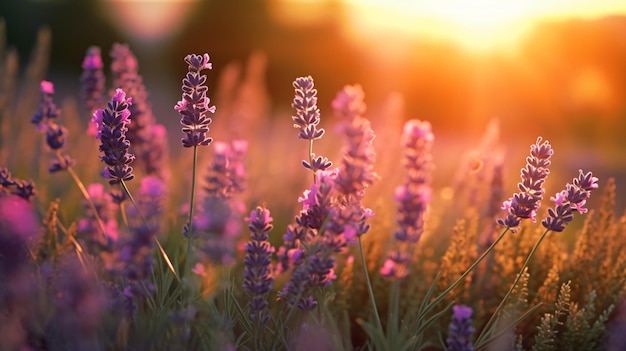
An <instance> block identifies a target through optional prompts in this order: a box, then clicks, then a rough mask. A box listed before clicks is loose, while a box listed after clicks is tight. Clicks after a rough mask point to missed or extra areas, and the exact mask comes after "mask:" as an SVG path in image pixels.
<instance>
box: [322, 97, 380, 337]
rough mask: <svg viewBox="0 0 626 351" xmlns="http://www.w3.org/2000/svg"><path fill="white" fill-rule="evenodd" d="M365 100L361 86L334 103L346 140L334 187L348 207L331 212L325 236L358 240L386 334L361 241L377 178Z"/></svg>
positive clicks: (369, 287)
mask: <svg viewBox="0 0 626 351" xmlns="http://www.w3.org/2000/svg"><path fill="white" fill-rule="evenodd" d="M364 98H365V94H364V92H363V89H362V88H361V86H360V85H347V86H345V87H344V88H343V89H342V90H340V91H339V92H338V93H337V96H336V97H335V99H334V100H333V102H332V107H333V110H334V112H335V115H336V116H337V117H339V118H340V119H341V122H340V123H339V125H338V130H339V132H340V133H341V134H342V136H343V138H344V140H345V143H344V147H343V158H342V160H341V165H340V166H339V172H338V174H337V177H336V179H335V181H334V187H335V188H336V190H337V192H338V193H339V194H340V196H342V197H343V201H342V202H343V203H345V204H346V205H345V206H342V207H337V206H336V207H334V208H333V209H332V210H331V219H330V220H329V223H328V225H327V231H326V232H325V233H324V235H325V237H326V238H330V240H327V241H330V242H331V243H332V242H333V239H335V238H336V237H341V238H343V240H345V241H347V242H351V241H354V239H355V238H357V239H358V243H359V252H360V254H361V263H362V266H363V274H364V276H365V281H366V284H367V291H368V294H369V298H370V302H371V303H372V308H373V310H374V317H375V320H376V326H377V327H378V329H379V331H380V332H381V333H383V327H382V322H381V321H380V316H379V315H378V308H377V306H376V299H375V297H374V291H373V289H372V283H371V281H370V277H369V272H368V271H367V264H366V262H365V252H364V250H363V241H362V239H361V237H362V236H363V235H364V234H365V233H367V232H368V231H369V225H368V224H367V219H368V218H370V217H372V216H373V215H374V214H373V212H372V210H371V209H369V208H365V207H364V206H363V204H362V201H361V200H362V199H363V196H364V195H365V189H367V188H368V187H369V186H370V185H372V184H373V183H374V181H375V180H376V178H377V175H376V173H375V172H374V170H373V169H374V161H375V160H376V152H375V151H374V146H373V144H372V142H373V140H374V138H375V135H374V131H373V130H372V127H371V125H370V122H369V120H367V119H366V118H364V117H363V114H364V113H365V110H366V105H365V102H364Z"/></svg>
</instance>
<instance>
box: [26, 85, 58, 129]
mask: <svg viewBox="0 0 626 351" xmlns="http://www.w3.org/2000/svg"><path fill="white" fill-rule="evenodd" d="M39 90H40V92H41V102H40V103H39V109H38V110H37V112H35V115H34V116H33V118H32V119H31V122H32V123H33V124H36V125H37V126H41V123H42V122H46V121H47V120H50V119H51V120H54V119H55V118H57V117H58V116H59V113H60V111H59V109H58V108H57V106H56V104H55V103H54V101H53V100H52V95H54V85H53V84H52V83H51V82H49V81H46V80H42V81H41V83H40V84H39Z"/></svg>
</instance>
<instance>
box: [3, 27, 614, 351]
mask: <svg viewBox="0 0 626 351" xmlns="http://www.w3.org/2000/svg"><path fill="white" fill-rule="evenodd" d="M49 35H50V33H47V32H45V31H43V32H42V33H41V35H40V37H39V40H38V42H37V43H36V44H35V48H34V50H33V55H32V57H31V61H30V63H29V65H28V67H25V69H24V70H23V74H20V73H19V72H20V69H19V67H18V64H17V62H18V60H17V57H16V55H17V54H16V53H15V51H12V50H10V49H8V48H6V47H0V63H1V64H2V67H1V68H0V72H1V73H0V86H1V87H2V88H1V89H0V278H1V280H2V283H0V349H1V350H622V349H623V345H624V344H625V343H626V341H624V340H623V339H624V335H623V332H622V331H623V329H624V328H626V305H625V304H624V303H623V297H624V289H625V280H626V279H625V278H626V275H625V274H624V270H625V268H626V266H625V265H626V258H625V256H624V255H623V254H622V252H623V250H624V249H626V248H625V246H626V245H625V244H624V240H623V233H624V231H625V230H626V217H624V216H623V215H621V214H617V213H615V199H616V185H615V180H614V179H612V178H608V179H597V178H596V177H594V176H593V173H592V172H593V171H594V170H592V169H584V170H580V171H579V172H577V173H574V174H568V175H563V172H558V171H557V172H551V170H552V169H551V165H552V161H553V160H555V159H558V157H559V152H560V150H554V149H553V147H552V145H551V144H550V141H549V140H544V139H543V138H542V137H541V136H535V137H533V138H532V139H529V140H528V143H527V144H525V145H517V146H516V148H519V149H524V150H528V152H527V153H526V158H525V159H524V158H520V159H516V160H511V159H507V156H506V154H504V153H503V152H502V150H501V148H499V147H498V145H499V143H500V142H501V141H500V135H499V128H498V124H497V122H495V121H494V122H492V123H491V124H489V125H488V126H485V127H486V128H485V129H486V130H485V134H484V136H483V137H482V138H481V139H479V140H476V142H475V147H473V148H471V149H468V150H467V152H466V153H465V154H464V155H455V156H454V159H453V160H450V159H445V158H449V157H450V155H446V156H445V157H444V156H443V155H437V154H435V153H434V152H433V146H434V145H435V144H436V143H437V141H438V138H437V131H436V130H433V128H432V126H431V124H430V123H429V122H428V121H424V120H418V119H408V118H404V116H397V115H393V113H391V112H390V113H389V116H384V117H383V119H382V120H380V119H377V120H373V121H370V120H369V119H368V108H367V105H366V101H367V98H366V97H367V92H364V91H363V89H362V88H361V87H360V86H359V85H358V84H355V85H346V86H345V87H344V88H343V89H342V90H340V91H338V92H337V93H336V97H335V99H334V100H333V102H332V105H331V106H318V104H317V90H316V89H315V80H314V79H315V77H310V76H303V77H294V82H293V89H294V99H293V101H292V102H291V106H292V112H291V114H292V116H291V117H289V118H288V119H282V118H277V117H276V118H269V119H262V118H260V117H259V115H260V113H258V111H260V110H263V103H262V101H263V92H262V91H261V89H259V88H258V86H256V85H255V82H249V84H248V85H244V87H245V88H246V89H247V90H246V91H245V92H243V93H242V92H240V94H238V96H239V97H240V98H239V99H234V98H230V99H229V98H228V97H227V98H224V96H223V95H222V97H221V98H220V99H214V98H213V96H214V94H220V91H216V89H214V87H209V86H208V85H207V83H206V81H207V75H211V74H214V73H213V72H214V70H212V68H213V67H212V63H211V56H209V54H210V50H211V48H207V52H209V54H206V53H204V52H201V53H190V54H189V55H188V56H187V57H181V59H180V65H181V66H182V67H188V72H187V74H186V75H185V76H184V77H181V82H182V83H181V84H182V87H181V98H180V100H179V101H172V102H171V106H172V109H171V110H170V111H152V105H151V101H150V94H149V91H150V87H148V86H145V85H144V83H143V79H142V76H141V74H140V67H141V62H138V60H137V59H136V57H135V56H134V54H133V51H132V48H131V47H129V46H128V45H124V44H114V45H113V46H112V47H110V48H99V47H96V46H93V47H90V48H85V52H86V54H85V57H84V59H83V61H82V68H83V74H82V76H81V77H76V79H80V80H81V91H80V92H76V95H75V96H73V97H70V98H63V99H61V98H60V97H57V96H56V95H55V82H51V81H49V80H48V79H47V68H48V52H49V49H50V45H51V42H50V38H49ZM105 61H107V62H110V65H105V64H104V62H105ZM241 96H243V98H241ZM220 101H224V104H223V105H224V106H221V105H220ZM166 118H169V119H177V120H180V122H181V125H180V126H177V127H176V128H171V127H166V125H168V126H170V125H171V123H164V119H166ZM381 126H384V128H381V129H380V131H378V130H376V128H375V127H381ZM168 135H177V136H180V137H176V138H174V139H175V140H176V143H175V144H174V143H172V142H171V140H172V138H170V137H168ZM178 140H180V141H178ZM517 153H520V152H516V153H515V154H517ZM553 154H554V155H553ZM438 157H440V158H438ZM505 160H506V161H507V162H506V164H507V165H510V164H517V165H519V169H521V171H520V172H519V174H520V179H518V181H519V182H518V183H517V185H515V184H513V183H511V184H508V183H509V182H505V178H506V177H505V174H506V173H507V172H508V171H507V170H505V169H504V164H505V162H504V161H505ZM438 164H446V165H449V164H454V165H455V167H456V168H457V169H456V171H455V172H456V173H455V174H456V175H455V177H453V181H452V183H451V184H441V182H440V181H437V179H435V178H436V177H435V176H434V174H436V172H437V168H436V167H435V166H436V165H438ZM515 172H517V170H515ZM548 185H549V187H548ZM547 188H549V189H550V190H549V191H546V189H547ZM552 189H557V190H552ZM590 197H592V198H593V199H594V200H596V201H594V202H593V204H594V206H593V207H590V208H587V202H588V200H589V199H590ZM567 232H573V233H574V234H573V235H568V236H567V237H566V236H565V233H567ZM572 238H573V239H572Z"/></svg>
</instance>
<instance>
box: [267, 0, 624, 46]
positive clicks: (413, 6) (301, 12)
mask: <svg viewBox="0 0 626 351" xmlns="http://www.w3.org/2000/svg"><path fill="white" fill-rule="evenodd" d="M330 3H331V2H330V1H328V0H286V1H276V2H274V4H275V5H279V4H280V5H283V6H287V7H288V8H289V11H286V13H285V15H287V16H285V18H284V19H285V20H289V21H290V22H292V21H293V20H295V17H297V18H298V20H297V21H299V22H303V21H307V20H310V18H307V13H311V14H319V13H320V11H312V10H315V9H316V6H318V7H320V8H321V7H323V6H324V5H327V4H330ZM342 3H343V4H344V5H345V6H346V11H345V18H343V23H344V29H345V30H346V31H347V34H348V35H349V36H350V37H352V38H353V39H355V40H356V41H359V42H363V41H364V42H368V41H369V39H371V38H372V37H374V38H376V37H381V38H385V40H384V41H385V42H384V43H383V44H385V45H387V46H393V43H394V41H397V39H399V40H402V38H405V37H409V38H415V37H421V38H426V39H435V40H446V41H452V42H455V43H457V44H460V45H462V46H463V47H464V48H466V49H469V50H472V51H486V50H493V49H506V48H510V47H514V45H515V44H516V43H518V42H519V40H520V39H521V38H522V37H523V36H524V34H525V33H527V31H528V30H529V29H530V28H531V27H532V26H533V25H534V24H536V23H537V22H538V21H541V20H559V19H564V18H587V19H589V18H597V17H600V16H605V15H610V14H618V13H626V3H623V2H619V1H614V0H602V1H594V2H589V1H581V0H548V1H541V0H527V1H497V0H443V1H426V0H414V1H404V0H342ZM317 10H319V8H317ZM296 11H297V13H298V15H297V16H289V14H290V13H291V15H295V14H296ZM390 38H391V39H390ZM394 39H395V40H394ZM388 40H391V43H389V42H388Z"/></svg>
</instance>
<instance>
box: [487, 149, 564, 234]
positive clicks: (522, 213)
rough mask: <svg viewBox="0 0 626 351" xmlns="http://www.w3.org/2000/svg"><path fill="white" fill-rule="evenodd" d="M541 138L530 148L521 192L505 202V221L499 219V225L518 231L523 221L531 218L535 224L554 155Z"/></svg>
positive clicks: (519, 184) (520, 184) (503, 206)
mask: <svg viewBox="0 0 626 351" xmlns="http://www.w3.org/2000/svg"><path fill="white" fill-rule="evenodd" d="M541 140H542V139H541V137H539V138H537V142H535V144H533V145H531V146H530V156H528V157H527V158H526V166H525V167H524V168H522V171H521V178H522V181H521V182H520V183H518V187H519V189H520V192H518V193H516V194H513V197H511V198H510V199H508V200H507V201H504V203H503V204H502V209H503V210H506V211H507V216H506V217H505V218H504V219H498V224H500V225H503V226H506V227H507V228H511V230H513V231H516V230H517V227H518V226H519V224H520V222H521V220H522V219H525V218H530V219H531V220H532V221H533V222H534V221H535V216H536V214H537V210H538V209H539V207H540V206H541V200H542V199H543V194H544V193H545V189H543V183H544V182H545V181H546V178H547V177H548V174H550V170H549V169H548V167H549V166H550V157H551V156H552V154H553V153H554V151H553V150H552V146H550V143H548V141H547V140H546V141H544V142H543V143H542V142H541Z"/></svg>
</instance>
